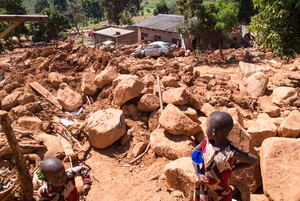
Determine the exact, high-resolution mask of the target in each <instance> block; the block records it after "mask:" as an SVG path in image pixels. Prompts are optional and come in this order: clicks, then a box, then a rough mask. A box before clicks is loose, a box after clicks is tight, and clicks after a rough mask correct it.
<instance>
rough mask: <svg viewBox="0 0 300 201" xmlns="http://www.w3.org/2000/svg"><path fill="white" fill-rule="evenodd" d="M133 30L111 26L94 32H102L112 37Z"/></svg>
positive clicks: (101, 33)
mask: <svg viewBox="0 0 300 201" xmlns="http://www.w3.org/2000/svg"><path fill="white" fill-rule="evenodd" d="M133 32H134V31H133V30H126V29H119V28H115V27H109V28H106V29H101V30H98V31H94V34H100V35H105V36H111V37H119V36H122V35H126V34H129V33H133Z"/></svg>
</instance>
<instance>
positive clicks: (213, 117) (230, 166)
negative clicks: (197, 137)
mask: <svg viewBox="0 0 300 201" xmlns="http://www.w3.org/2000/svg"><path fill="white" fill-rule="evenodd" d="M206 126H207V129H206V137H205V138H204V139H203V140H202V142H201V143H200V144H199V145H198V146H197V147H196V148H195V149H194V151H195V150H201V152H199V151H197V152H198V153H200V154H197V153H193V155H192V158H193V161H194V163H193V164H194V167H195V170H196V171H197V175H198V181H196V183H195V193H194V201H231V200H232V195H231V190H230V186H229V179H230V176H231V173H232V171H234V170H237V169H241V168H246V167H250V166H252V165H254V164H256V163H257V162H258V158H257V157H256V156H254V155H252V154H249V153H246V152H243V151H241V150H239V149H238V148H237V147H235V146H234V145H233V144H232V142H231V141H229V140H228V139H227V136H228V134H229V133H230V131H231V130H232V128H233V119H232V117H231V115H230V114H228V113H227V112H220V111H217V112H213V113H211V114H210V115H209V116H208V118H207V121H206ZM201 153H202V154H201ZM197 156H198V157H201V158H199V159H197V158H195V157H197ZM195 161H196V163H195ZM197 161H199V163H202V161H203V164H201V165H200V166H199V163H197Z"/></svg>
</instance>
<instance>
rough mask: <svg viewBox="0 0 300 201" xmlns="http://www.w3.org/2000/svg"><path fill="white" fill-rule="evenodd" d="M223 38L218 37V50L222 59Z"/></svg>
mask: <svg viewBox="0 0 300 201" xmlns="http://www.w3.org/2000/svg"><path fill="white" fill-rule="evenodd" d="M222 48H223V38H222V37H221V38H220V42H219V51H220V55H221V58H222V60H224V55H223V49H222Z"/></svg>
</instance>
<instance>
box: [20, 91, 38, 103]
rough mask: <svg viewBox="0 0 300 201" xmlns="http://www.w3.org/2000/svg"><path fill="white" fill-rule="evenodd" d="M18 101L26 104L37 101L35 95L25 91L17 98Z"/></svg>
mask: <svg viewBox="0 0 300 201" xmlns="http://www.w3.org/2000/svg"><path fill="white" fill-rule="evenodd" d="M17 101H18V103H19V104H20V105H25V104H27V103H32V102H35V97H34V95H32V94H30V93H24V94H21V95H20V96H19V97H18V98H17Z"/></svg>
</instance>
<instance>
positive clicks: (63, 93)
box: [57, 83, 82, 112]
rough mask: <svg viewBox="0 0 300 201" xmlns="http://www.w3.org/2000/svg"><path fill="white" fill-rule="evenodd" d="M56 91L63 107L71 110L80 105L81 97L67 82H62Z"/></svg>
mask: <svg viewBox="0 0 300 201" xmlns="http://www.w3.org/2000/svg"><path fill="white" fill-rule="evenodd" d="M59 87H60V89H59V90H58V91H57V100H58V102H59V103H60V104H61V106H62V107H63V109H65V110H67V111H69V112H73V111H75V110H76V109H78V108H79V107H80V106H81V105H82V97H81V95H80V94H79V93H77V92H76V91H74V90H72V89H71V88H70V87H69V86H68V85H67V84H65V83H62V84H61V85H60V86H59Z"/></svg>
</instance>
